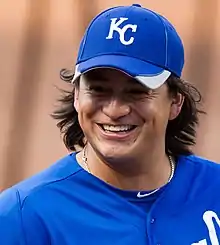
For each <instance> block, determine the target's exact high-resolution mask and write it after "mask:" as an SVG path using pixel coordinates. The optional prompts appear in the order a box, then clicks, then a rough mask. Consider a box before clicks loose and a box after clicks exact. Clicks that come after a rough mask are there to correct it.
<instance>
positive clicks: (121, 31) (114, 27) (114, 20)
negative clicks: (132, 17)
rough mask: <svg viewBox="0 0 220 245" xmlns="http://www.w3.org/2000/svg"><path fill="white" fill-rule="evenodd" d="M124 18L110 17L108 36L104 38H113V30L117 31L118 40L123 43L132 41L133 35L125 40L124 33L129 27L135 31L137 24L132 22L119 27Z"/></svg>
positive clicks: (127, 43)
mask: <svg viewBox="0 0 220 245" xmlns="http://www.w3.org/2000/svg"><path fill="white" fill-rule="evenodd" d="M126 20H128V18H122V17H121V18H120V19H118V18H112V19H111V25H110V29H109V33H108V36H107V37H106V39H113V34H114V31H116V32H118V34H119V39H120V42H121V43H122V44H124V45H130V44H132V43H133V42H134V37H131V38H130V39H129V40H127V41H126V40H125V33H126V31H127V30H128V29H131V31H132V32H136V31H137V25H132V24H127V25H125V26H124V27H122V28H120V25H121V24H122V23H123V22H125V21H126Z"/></svg>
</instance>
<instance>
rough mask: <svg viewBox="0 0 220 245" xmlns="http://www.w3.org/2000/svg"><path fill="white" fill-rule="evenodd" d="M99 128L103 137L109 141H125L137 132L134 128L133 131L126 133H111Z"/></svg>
mask: <svg viewBox="0 0 220 245" xmlns="http://www.w3.org/2000/svg"><path fill="white" fill-rule="evenodd" d="M97 126H98V128H99V130H100V131H101V133H102V135H103V136H104V137H105V138H106V139H109V140H125V139H127V138H129V137H131V136H132V134H133V133H134V131H135V130H136V128H134V129H132V130H131V131H125V132H109V131H105V130H104V129H102V127H100V126H99V125H97Z"/></svg>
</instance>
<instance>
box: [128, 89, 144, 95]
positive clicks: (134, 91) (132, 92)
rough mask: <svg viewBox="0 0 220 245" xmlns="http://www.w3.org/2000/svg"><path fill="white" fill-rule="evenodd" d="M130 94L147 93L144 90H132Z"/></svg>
mask: <svg viewBox="0 0 220 245" xmlns="http://www.w3.org/2000/svg"><path fill="white" fill-rule="evenodd" d="M130 93H131V94H137V95H138V94H146V91H143V90H141V89H131V90H130Z"/></svg>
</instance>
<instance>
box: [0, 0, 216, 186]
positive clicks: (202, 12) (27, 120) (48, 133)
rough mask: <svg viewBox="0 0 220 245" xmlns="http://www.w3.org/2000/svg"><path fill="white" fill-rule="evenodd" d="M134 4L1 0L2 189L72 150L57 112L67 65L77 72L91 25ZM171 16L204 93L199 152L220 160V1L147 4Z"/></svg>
mask: <svg viewBox="0 0 220 245" xmlns="http://www.w3.org/2000/svg"><path fill="white" fill-rule="evenodd" d="M132 3H134V2H133V1H130V0H117V1H116V0H112V1H110V0H105V1H104V0H96V1H95V0H90V1H89V0H81V1H79V0H62V1H61V0H19V1H14V0H1V2H0V35H1V38H0V78H1V80H0V84H1V89H0V112H1V113H0V117H1V120H0V136H1V137H0V190H2V189H4V188H6V187H8V186H10V185H12V184H14V183H16V182H17V181H20V180H22V179H24V178H26V177H28V176H30V175H32V174H34V173H36V172H38V171H40V170H42V169H44V168H45V167H47V166H49V165H50V164H52V163H53V162H54V161H56V160H57V159H58V158H61V157H62V156H63V155H65V154H66V153H67V150H66V149H65V147H64V145H63V143H62V140H61V137H60V134H59V131H58V129H57V128H56V125H55V121H53V120H52V119H51V118H50V116H49V114H50V113H51V111H52V110H53V108H54V105H55V100H56V98H57V97H58V95H59V93H58V91H57V89H56V88H55V86H59V87H62V88H70V87H68V86H69V85H65V84H63V83H62V82H61V81H60V80H59V71H60V69H61V68H71V67H74V62H75V59H76V54H77V48H78V45H79V42H80V39H81V36H82V34H83V32H84V30H85V27H86V26H87V24H88V22H89V21H90V20H91V19H92V18H93V17H94V16H95V15H96V14H97V13H98V12H100V11H102V10H103V9H105V8H108V7H111V6H114V5H124V4H125V5H129V4H132ZM139 3H141V4H142V5H143V6H145V7H147V8H151V9H153V10H155V11H158V12H159V13H161V14H163V15H165V16H166V17H167V18H168V19H169V20H170V21H171V22H172V23H173V24H174V26H175V27H176V28H177V30H178V32H179V34H180V35H181V36H182V39H183V42H184V45H185V52H186V65H185V69H184V74H183V78H184V79H186V80H188V81H191V82H192V83H194V84H195V85H196V86H198V88H199V89H200V90H201V92H202V94H203V96H204V107H205V110H206V111H207V113H208V114H207V116H203V117H202V118H201V124H200V128H199V130H198V143H197V146H196V149H195V150H196V153H197V154H200V155H201V156H202V157H206V158H210V159H212V160H215V161H217V162H220V126H219V125H220V110H219V108H220V28H219V24H220V1H219V0H184V1H177V0H166V1H162V0H142V1H141V0H139Z"/></svg>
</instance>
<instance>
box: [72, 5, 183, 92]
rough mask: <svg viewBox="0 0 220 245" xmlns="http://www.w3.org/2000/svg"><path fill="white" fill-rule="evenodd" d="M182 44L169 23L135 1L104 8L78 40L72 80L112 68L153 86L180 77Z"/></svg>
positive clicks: (154, 87) (156, 86)
mask: <svg viewBox="0 0 220 245" xmlns="http://www.w3.org/2000/svg"><path fill="white" fill-rule="evenodd" d="M183 66H184V47H183V44H182V41H181V38H180V37H179V35H178V33H177V32H176V30H175V28H174V27H173V25H172V24H171V23H170V22H169V21H168V20H167V19H166V18H165V17H163V16H161V15H160V14H158V13H155V12H153V11H151V10H149V9H146V8H143V7H141V5H139V4H133V5H132V6H119V7H114V8H110V9H107V10H105V11H104V12H102V13H100V14H99V15H97V16H96V17H95V18H94V19H93V20H92V22H91V23H90V24H89V26H88V28H87V30H86V32H85V34H84V37H83V39H82V41H81V44H80V48H79V52H78V57H77V62H76V67H75V74H74V78H73V82H74V81H75V80H76V79H77V78H79V76H80V75H81V74H84V73H86V72H88V71H90V70H92V69H97V68H113V69H117V70H120V71H122V72H124V73H126V74H127V75H129V76H131V77H133V78H135V79H136V80H137V81H139V82H140V83H142V84H144V85H145V86H147V87H149V88H150V89H156V88H158V87H160V86H161V85H162V84H163V83H164V82H165V81H166V80H167V78H168V77H169V76H170V75H171V73H172V74H174V75H176V76H177V77H180V76H181V73H182V69H183Z"/></svg>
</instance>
